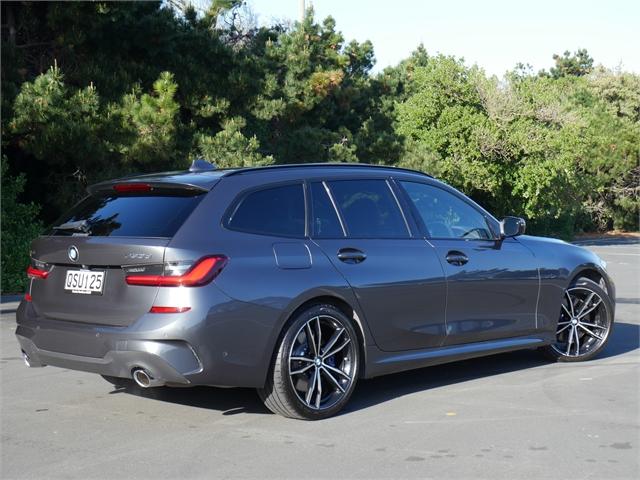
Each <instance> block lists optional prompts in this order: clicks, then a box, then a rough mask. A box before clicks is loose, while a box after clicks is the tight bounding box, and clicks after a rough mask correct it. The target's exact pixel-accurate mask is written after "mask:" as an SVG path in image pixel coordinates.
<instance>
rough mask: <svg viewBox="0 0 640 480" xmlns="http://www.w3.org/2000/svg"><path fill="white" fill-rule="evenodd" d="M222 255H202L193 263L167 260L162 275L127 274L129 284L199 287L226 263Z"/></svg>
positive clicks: (126, 278) (208, 280)
mask: <svg viewBox="0 0 640 480" xmlns="http://www.w3.org/2000/svg"><path fill="white" fill-rule="evenodd" d="M227 261H228V259H227V257H225V256H224V255H211V256H208V257H203V258H201V259H200V260H198V261H196V262H195V263H190V262H187V263H185V262H168V263H165V264H164V272H163V274H162V275H146V274H140V275H127V276H126V277H125V280H126V282H127V284H129V285H143V286H148V287H199V286H201V285H206V284H207V283H209V282H211V281H212V280H213V279H214V278H216V277H217V276H218V275H219V274H220V272H221V271H222V269H223V268H224V267H225V265H226V264H227Z"/></svg>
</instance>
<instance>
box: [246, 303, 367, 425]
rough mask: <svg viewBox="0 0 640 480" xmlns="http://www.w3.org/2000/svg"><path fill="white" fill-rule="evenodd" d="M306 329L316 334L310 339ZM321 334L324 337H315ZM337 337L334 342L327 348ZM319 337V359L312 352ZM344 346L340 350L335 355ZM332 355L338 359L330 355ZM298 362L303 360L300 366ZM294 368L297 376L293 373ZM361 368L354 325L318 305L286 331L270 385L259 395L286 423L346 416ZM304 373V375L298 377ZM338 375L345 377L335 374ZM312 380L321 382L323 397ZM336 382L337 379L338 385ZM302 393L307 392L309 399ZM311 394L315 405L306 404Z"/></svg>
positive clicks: (330, 308) (337, 312) (333, 309)
mask: <svg viewBox="0 0 640 480" xmlns="http://www.w3.org/2000/svg"><path fill="white" fill-rule="evenodd" d="M316 322H317V323H316ZM316 325H317V327H316ZM307 327H308V328H313V330H312V331H311V334H307V331H308V330H307ZM318 328H319V329H320V330H319V331H320V335H317V333H314V332H317V331H318V330H317V329H318ZM332 328H334V330H333V331H332V330H331V329H332ZM323 334H324V337H323ZM327 335H329V339H328V340H327ZM334 336H335V337H336V340H334V343H333V345H329V344H330V343H331V340H333V339H334ZM316 337H318V340H319V342H318V343H320V349H319V350H320V352H319V353H318V355H316V354H315V353H314V352H313V345H315V344H316V341H315V338H316ZM309 339H311V343H310V342H309ZM347 339H348V340H347ZM343 344H344V346H343V347H342V349H341V350H338V351H337V349H338V348H339V347H340V346H341V345H343ZM327 347H329V348H327ZM316 348H317V346H316ZM334 351H337V353H334V354H333V355H328V354H331V353H332V352H334ZM314 356H315V358H314ZM291 357H293V359H292V358H291ZM307 357H309V359H307ZM299 358H300V359H303V360H296V359H299ZM312 358H314V359H313V360H312ZM318 358H320V360H319V362H320V365H318V363H317V362H318ZM292 364H293V365H294V373H292V371H291V365H292ZM359 367H360V348H359V342H358V336H357V334H356V331H355V329H354V327H353V324H352V322H351V320H350V319H349V318H348V317H347V316H346V315H345V314H344V313H343V312H342V311H340V310H339V309H337V308H336V307H335V306H333V305H327V304H323V305H314V306H312V307H310V308H308V309H306V310H304V311H303V312H301V313H299V314H297V315H295V317H293V318H292V319H291V320H290V321H289V323H288V324H287V326H286V327H285V329H284V332H283V334H282V335H281V337H280V340H279V343H278V346H277V351H276V353H275V355H274V358H273V360H272V363H271V368H270V370H269V374H268V377H267V383H266V385H265V386H264V388H260V389H258V395H259V396H260V398H261V399H262V401H263V402H264V404H265V405H266V407H267V408H268V409H269V410H271V411H272V412H274V413H277V414H278V415H282V416H284V417H288V418H296V419H301V420H320V419H323V418H328V417H331V416H333V415H335V414H336V413H338V412H339V411H340V410H342V408H343V407H344V406H345V405H346V403H347V402H348V401H349V398H350V397H351V394H352V393H353V390H354V388H355V386H356V381H357V379H358V369H359ZM329 369H331V370H329ZM302 370H306V371H305V372H304V373H295V372H296V371H298V372H301V371H302ZM337 370H340V371H341V372H343V373H342V374H338V373H334V372H337ZM314 376H315V378H316V379H318V380H317V381H318V385H319V388H320V393H318V386H316V380H315V379H314ZM332 378H334V379H336V378H337V379H338V383H336V382H335V380H332ZM323 383H324V386H323ZM302 387H306V393H305V391H303V390H302ZM309 387H310V388H309ZM314 388H315V390H314ZM309 389H311V394H310V395H311V399H312V401H310V402H307V401H305V398H308V397H307V394H309ZM314 392H315V393H314ZM323 395H324V396H323ZM303 397H305V398H303Z"/></svg>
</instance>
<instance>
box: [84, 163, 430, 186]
mask: <svg viewBox="0 0 640 480" xmlns="http://www.w3.org/2000/svg"><path fill="white" fill-rule="evenodd" d="M296 170H299V171H300V172H305V171H313V173H314V174H317V173H320V172H322V173H323V174H324V173H326V174H336V173H345V172H347V171H352V172H360V173H362V172H373V171H376V172H381V171H385V170H387V171H388V172H389V173H390V174H391V173H393V172H405V173H411V174H414V175H421V176H424V177H429V178H432V177H431V175H428V174H426V173H423V172H419V171H416V170H410V169H407V168H401V167H394V166H387V165H372V164H367V163H302V164H287V165H268V166H262V167H244V168H220V169H216V168H215V167H212V168H209V169H203V170H197V169H196V170H194V169H190V170H183V171H173V172H160V173H150V174H144V175H132V176H128V177H123V178H118V179H114V180H109V181H106V182H102V183H99V184H96V185H92V186H91V187H89V189H88V190H89V192H95V191H98V190H100V189H103V188H104V187H106V186H109V185H114V184H120V183H138V182H145V183H151V184H165V183H168V184H174V185H186V186H192V187H196V188H199V189H203V190H210V189H211V188H213V186H214V185H215V184H216V183H218V181H220V179H221V178H224V177H230V176H236V175H250V174H253V173H265V174H266V173H273V174H274V175H275V174H276V173H277V172H282V171H287V172H291V173H292V172H295V171H296Z"/></svg>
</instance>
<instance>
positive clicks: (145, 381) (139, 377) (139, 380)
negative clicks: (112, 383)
mask: <svg viewBox="0 0 640 480" xmlns="http://www.w3.org/2000/svg"><path fill="white" fill-rule="evenodd" d="M133 380H134V381H135V382H136V384H137V385H138V386H139V387H142V388H149V387H150V386H151V381H152V380H153V377H152V376H151V375H149V374H148V373H147V372H146V371H145V370H144V369H143V368H136V369H134V370H133Z"/></svg>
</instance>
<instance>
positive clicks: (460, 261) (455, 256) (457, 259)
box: [446, 250, 469, 267]
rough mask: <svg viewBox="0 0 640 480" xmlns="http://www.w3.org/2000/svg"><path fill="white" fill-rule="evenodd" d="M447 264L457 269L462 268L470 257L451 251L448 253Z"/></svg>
mask: <svg viewBox="0 0 640 480" xmlns="http://www.w3.org/2000/svg"><path fill="white" fill-rule="evenodd" d="M446 258H447V262H449V263H450V264H451V265H455V266H456V267H461V266H462V265H464V264H465V263H467V262H468V261H469V257H467V256H466V255H465V254H464V253H462V252H458V251H457V250H451V251H450V252H449V253H447V257H446Z"/></svg>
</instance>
